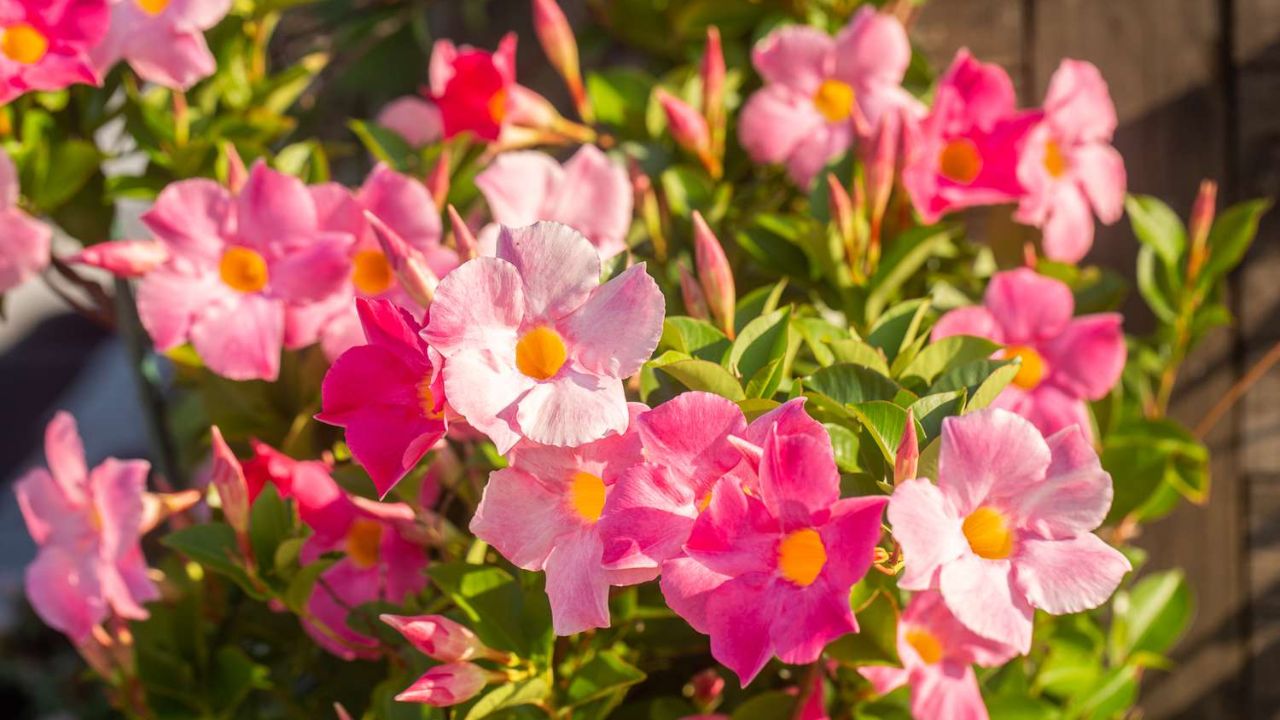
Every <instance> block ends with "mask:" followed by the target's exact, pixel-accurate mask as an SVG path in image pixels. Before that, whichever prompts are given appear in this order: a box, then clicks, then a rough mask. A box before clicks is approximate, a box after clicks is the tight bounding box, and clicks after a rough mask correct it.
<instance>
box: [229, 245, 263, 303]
mask: <svg viewBox="0 0 1280 720" xmlns="http://www.w3.org/2000/svg"><path fill="white" fill-rule="evenodd" d="M218 275H220V276H221V277H222V282H224V283H226V284H227V285H228V286H229V287H230V288H231V289H233V290H238V291H240V292H242V293H255V292H258V291H259V290H262V288H264V287H266V286H267V260H266V258H264V257H262V254H261V253H259V252H258V251H256V250H250V249H249V248H247V247H241V246H238V245H237V246H232V247H229V248H227V251H226V252H224V253H222V260H221V261H220V262H219V263H218Z"/></svg>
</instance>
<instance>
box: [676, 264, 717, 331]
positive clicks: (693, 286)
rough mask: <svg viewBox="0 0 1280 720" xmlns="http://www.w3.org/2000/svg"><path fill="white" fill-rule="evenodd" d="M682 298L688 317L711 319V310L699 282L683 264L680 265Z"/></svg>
mask: <svg viewBox="0 0 1280 720" xmlns="http://www.w3.org/2000/svg"><path fill="white" fill-rule="evenodd" d="M680 297H681V298H682V299H683V300H684V312H685V314H686V315H688V316H689V317H694V318H698V319H699V320H710V319H711V310H710V309H708V308H707V297H706V296H705V295H703V294H702V288H701V287H700V286H699V285H698V280H697V279H696V278H695V277H693V274H692V273H690V272H689V269H688V268H686V267H685V266H684V264H683V263H682V264H681V265H680Z"/></svg>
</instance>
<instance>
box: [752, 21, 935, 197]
mask: <svg viewBox="0 0 1280 720" xmlns="http://www.w3.org/2000/svg"><path fill="white" fill-rule="evenodd" d="M752 62H753V63H754V64H755V67H756V70H757V71H758V72H759V73H760V76H761V77H762V78H763V79H764V83H765V85H764V88H762V89H761V90H759V91H758V92H756V93H755V94H754V95H752V96H751V98H750V99H749V100H747V104H746V106H745V107H743V109H742V118H741V121H740V122H741V124H740V126H739V128H738V132H739V135H740V138H741V140H742V146H743V147H744V148H746V150H747V153H748V154H750V155H751V158H752V159H753V160H755V161H756V162H759V163H783V164H785V165H786V166H787V171H788V173H789V174H790V176H791V179H792V180H793V181H794V182H795V183H796V184H797V185H800V186H802V187H808V186H809V185H810V184H811V183H812V182H813V178H814V177H816V176H817V174H818V173H819V172H820V171H821V170H822V168H824V167H826V165H827V163H829V162H831V161H833V160H836V159H838V158H839V157H841V156H842V155H844V153H845V152H846V151H847V150H848V149H849V146H850V145H851V144H852V143H853V140H854V138H855V137H856V136H857V135H858V134H862V135H865V134H868V133H869V132H870V131H871V129H872V128H874V127H875V126H876V124H877V123H878V122H879V121H880V117H881V115H883V114H884V113H886V112H891V111H893V110H894V109H896V108H907V109H909V110H910V111H911V112H912V113H915V112H918V108H919V103H918V102H917V101H916V100H915V99H914V98H912V97H911V95H910V94H909V93H908V92H907V91H905V90H903V89H902V78H903V76H904V75H905V74H906V71H907V65H908V64H909V63H910V62H911V44H910V42H909V41H908V39H907V32H906V30H905V29H904V28H903V27H902V23H900V22H898V20H897V19H896V18H894V17H893V16H892V15H888V14H882V13H879V12H877V11H876V10H874V9H873V8H871V7H865V8H863V9H861V10H859V11H858V13H857V14H856V15H854V17H853V19H852V20H851V21H850V22H849V25H848V26H846V27H845V28H844V29H843V30H841V31H840V34H839V35H837V36H836V37H835V38H832V37H830V36H829V35H827V34H826V33H824V32H822V31H821V30H818V29H816V28H811V27H805V26H791V27H784V28H782V29H780V30H775V31H774V32H772V33H770V34H769V35H768V36H767V37H765V39H764V40H762V41H760V44H759V45H757V46H756V48H755V51H754V52H753V53H752Z"/></svg>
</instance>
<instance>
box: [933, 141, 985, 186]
mask: <svg viewBox="0 0 1280 720" xmlns="http://www.w3.org/2000/svg"><path fill="white" fill-rule="evenodd" d="M938 169H939V170H940V171H941V172H942V175H943V177H946V178H947V179H948V180H951V181H952V182H957V183H960V184H961V185H968V184H969V183H971V182H973V181H974V180H976V179H978V173H980V172H982V154H981V153H979V152H978V146H977V145H975V144H974V143H973V141H972V140H970V139H968V138H957V139H955V140H952V141H951V142H949V143H947V146H946V147H944V148H942V153H941V154H939V155H938Z"/></svg>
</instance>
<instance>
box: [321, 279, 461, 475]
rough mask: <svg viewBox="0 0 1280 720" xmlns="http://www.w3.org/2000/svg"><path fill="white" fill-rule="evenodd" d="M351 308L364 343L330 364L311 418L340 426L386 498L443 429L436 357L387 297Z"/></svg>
mask: <svg viewBox="0 0 1280 720" xmlns="http://www.w3.org/2000/svg"><path fill="white" fill-rule="evenodd" d="M356 306H357V308H358V310H359V313H360V321H361V323H363V325H364V334H365V337H366V338H367V339H368V342H367V344H364V345H360V346H357V347H353V348H351V349H349V350H347V351H346V352H344V353H343V354H342V355H341V356H340V357H339V358H338V359H337V361H335V362H334V364H333V366H332V367H330V368H329V372H328V373H327V374H326V375H325V377H324V385H323V388H322V390H323V398H324V400H323V406H324V410H323V411H322V412H321V413H320V414H319V415H317V416H316V419H318V420H320V421H321V422H326V423H329V424H330V425H337V426H338V427H342V428H346V439H347V445H349V446H350V447H351V454H352V455H354V456H355V458H356V460H357V461H358V462H359V463H360V464H361V465H362V466H363V467H364V469H365V470H366V471H368V473H369V477H370V478H371V479H372V480H373V484H374V486H375V487H376V488H377V489H378V494H379V495H380V496H384V497H385V496H386V494H387V493H388V492H390V491H391V488H393V487H395V485H396V483H398V482H400V479H401V478H403V477H404V476H405V474H406V473H408V472H409V471H410V470H412V469H413V468H414V466H416V465H417V464H418V461H419V460H421V459H422V457H423V456H424V455H426V454H427V451H428V450H430V449H431V447H432V446H433V445H435V444H436V443H437V442H438V441H439V440H440V439H441V438H443V437H444V434H445V432H446V430H447V429H448V425H447V423H446V422H445V419H444V389H443V387H442V381H441V377H440V373H439V372H437V369H438V368H439V365H440V359H439V355H436V354H435V352H434V351H433V350H430V349H429V348H428V347H427V344H426V343H425V342H424V341H423V340H422V338H421V337H420V333H421V331H422V326H421V325H420V324H419V323H418V322H417V321H416V320H414V318H413V316H412V315H411V314H410V313H409V312H408V311H405V310H402V309H400V308H398V307H396V306H395V305H394V304H393V303H391V302H390V301H388V300H365V299H363V298H361V299H360V300H357V301H356ZM433 355H434V358H433Z"/></svg>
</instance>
